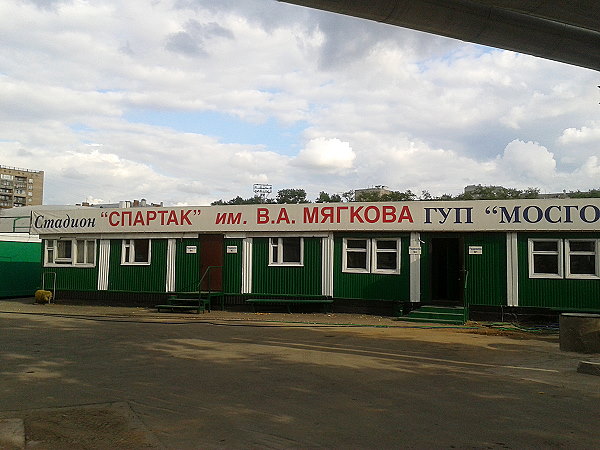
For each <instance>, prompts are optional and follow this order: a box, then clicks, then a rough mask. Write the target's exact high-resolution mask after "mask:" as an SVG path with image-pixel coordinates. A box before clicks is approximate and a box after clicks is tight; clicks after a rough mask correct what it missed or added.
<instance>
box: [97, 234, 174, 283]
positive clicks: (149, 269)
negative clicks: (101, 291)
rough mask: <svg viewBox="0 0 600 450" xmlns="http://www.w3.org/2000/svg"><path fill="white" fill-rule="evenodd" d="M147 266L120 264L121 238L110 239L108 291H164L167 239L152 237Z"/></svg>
mask: <svg viewBox="0 0 600 450" xmlns="http://www.w3.org/2000/svg"><path fill="white" fill-rule="evenodd" d="M151 245H152V248H151V262H150V265H149V266H143V265H139V266H134V265H132V266H123V265H121V239H113V240H111V241H110V272H109V275H108V290H109V291H139V292H165V290H166V276H167V240H166V239H153V240H152V244H151Z"/></svg>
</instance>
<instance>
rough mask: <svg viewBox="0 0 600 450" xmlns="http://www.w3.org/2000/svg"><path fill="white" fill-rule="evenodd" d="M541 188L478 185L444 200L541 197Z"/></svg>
mask: <svg viewBox="0 0 600 450" xmlns="http://www.w3.org/2000/svg"><path fill="white" fill-rule="evenodd" d="M539 194H540V190H539V189H537V188H527V189H525V190H520V189H514V188H505V187H502V186H481V185H479V186H476V187H475V188H474V189H472V190H470V191H468V192H464V193H462V194H458V195H456V196H454V197H452V196H450V198H444V200H513V199H520V198H539Z"/></svg>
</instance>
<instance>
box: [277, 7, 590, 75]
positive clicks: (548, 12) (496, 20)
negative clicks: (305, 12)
mask: <svg viewBox="0 0 600 450" xmlns="http://www.w3.org/2000/svg"><path fill="white" fill-rule="evenodd" d="M279 1H283V2H286V3H293V4H296V5H302V6H308V7H310V8H316V9H322V10H325V11H332V12H335V13H339V14H345V15H348V16H355V17H362V18H365V19H370V20H375V21H378V22H383V23H388V24H391V25H396V26H400V27H405V28H411V29H413V30H419V31H425V32H427V33H432V34H438V35H441V36H446V37H451V38H455V39H460V40H463V41H467V42H473V43H477V44H482V45H487V46H490V47H497V48H503V49H507V50H513V51H516V52H520V53H526V54H529V55H534V56H539V57H542V58H546V59H551V60H554V61H560V62H563V63H567V64H572V65H575V66H581V67H587V68H590V69H594V70H600V1H598V0H477V1H475V0H279Z"/></svg>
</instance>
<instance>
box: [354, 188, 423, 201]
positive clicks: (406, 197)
mask: <svg viewBox="0 0 600 450" xmlns="http://www.w3.org/2000/svg"><path fill="white" fill-rule="evenodd" d="M410 200H417V196H416V195H415V194H414V193H413V192H412V191H411V190H410V189H409V190H407V191H406V192H401V191H391V192H386V193H385V194H380V193H379V192H366V193H361V195H360V201H361V202H405V201H410Z"/></svg>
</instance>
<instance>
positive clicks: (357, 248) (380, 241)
mask: <svg viewBox="0 0 600 450" xmlns="http://www.w3.org/2000/svg"><path fill="white" fill-rule="evenodd" d="M342 247H343V248H342V252H343V258H342V259H343V261H342V271H344V272H349V273H385V274H397V273H400V239H399V238H394V239H388V238H372V239H365V238H361V239H359V238H344V240H343V245H342Z"/></svg>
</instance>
